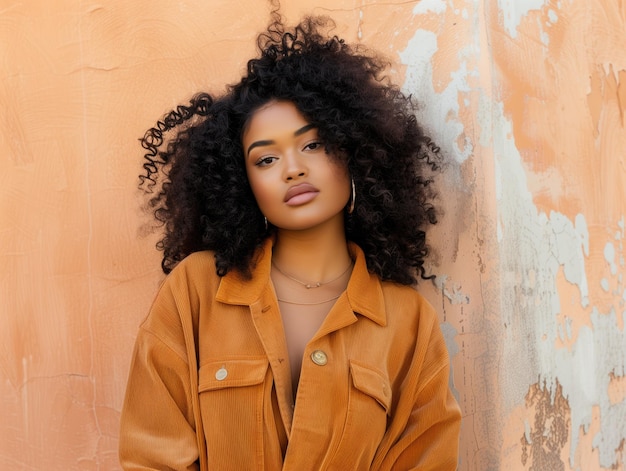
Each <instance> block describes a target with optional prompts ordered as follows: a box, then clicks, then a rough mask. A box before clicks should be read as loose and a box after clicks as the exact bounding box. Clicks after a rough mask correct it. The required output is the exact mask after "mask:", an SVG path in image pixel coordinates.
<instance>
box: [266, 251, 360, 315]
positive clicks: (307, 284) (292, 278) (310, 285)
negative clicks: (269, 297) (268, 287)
mask: <svg viewBox="0 0 626 471" xmlns="http://www.w3.org/2000/svg"><path fill="white" fill-rule="evenodd" d="M272 265H273V266H274V268H276V270H278V271H279V272H280V273H282V274H283V275H284V276H286V277H287V278H289V279H290V280H292V281H295V282H296V283H300V284H301V285H302V286H304V287H305V288H306V289H311V288H319V287H320V286H322V285H327V284H328V283H332V282H333V281H337V280H338V279H339V278H341V277H342V276H343V275H345V274H346V273H348V270H350V268H352V261H350V264H349V265H348V268H346V269H345V270H344V271H343V273H341V275H339V276H338V277H337V278H333V279H332V280H328V281H325V282H323V283H322V282H321V281H317V282H315V283H313V284H311V283H305V282H304V281H300V280H299V279H297V278H294V277H293V276H291V275H289V274H287V273H285V272H284V271H282V270H281V269H280V268H279V267H278V265H276V264H275V263H274V262H273V261H272ZM338 297H339V296H337V298H338ZM337 298H333V299H337ZM279 301H280V300H279ZM328 301H332V299H329V300H328ZM324 302H327V301H324ZM293 304H297V303H293ZM314 304H318V303H314ZM319 304H322V303H319Z"/></svg>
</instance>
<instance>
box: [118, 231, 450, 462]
mask: <svg viewBox="0 0 626 471" xmlns="http://www.w3.org/2000/svg"><path fill="white" fill-rule="evenodd" d="M349 248H350V252H351V255H352V257H353V259H354V261H355V265H354V269H353V272H352V275H351V278H350V281H349V283H348V287H347V289H346V291H345V292H344V293H343V294H342V295H341V296H340V297H339V299H338V300H337V301H336V303H335V305H334V306H333V307H332V309H331V311H330V312H329V314H328V316H327V317H326V319H325V320H324V323H323V324H322V326H321V328H320V329H319V331H318V332H317V333H316V334H315V336H314V337H313V338H312V339H311V341H310V342H309V343H308V344H307V346H306V349H305V352H304V357H303V362H302V370H301V376H300V381H299V385H298V391H297V396H296V400H295V401H294V399H293V397H294V395H293V393H292V386H291V379H290V367H289V356H288V353H287V347H286V343H285V337H284V332H283V328H282V320H281V316H280V312H279V308H278V302H277V300H276V296H275V294H274V290H273V287H272V284H271V281H270V267H271V251H272V242H271V240H268V241H267V242H266V244H265V245H264V247H263V248H262V249H259V253H258V257H257V258H256V262H257V263H256V265H255V268H254V269H253V271H252V278H251V279H250V280H247V279H245V278H243V277H242V276H241V275H240V274H239V273H237V272H234V271H231V272H229V273H228V274H227V275H226V276H224V277H222V278H220V277H218V276H217V275H216V273H215V264H214V257H213V254H212V253H211V252H198V253H194V254H192V255H189V256H188V257H187V258H185V259H184V260H183V261H182V262H181V263H180V264H179V265H178V266H177V267H176V268H175V269H174V270H173V271H172V272H171V273H170V274H169V275H168V276H167V277H166V279H165V281H164V283H163V285H162V286H161V288H160V290H159V293H158V295H157V297H156V299H155V301H154V304H153V306H152V308H151V311H150V313H149V315H148V317H147V319H146V320H145V321H144V322H143V324H142V325H141V327H140V329H139V333H138V336H137V341H136V344H135V350H134V356H133V361H132V365H131V370H130V376H129V381H128V386H127V390H126V399H125V403H124V408H123V411H122V417H121V431H120V459H121V464H122V466H123V468H124V469H126V470H145V469H168V470H169V469H172V470H203V471H207V470H210V471H214V470H215V471H217V470H219V471H225V470H233V471H235V470H236V471H243V470H255V471H257V470H268V471H269V470H286V471H308V470H310V471H319V470H338V471H358V470H402V471H405V470H411V469H415V470H418V469H419V470H454V469H456V462H457V448H458V435H459V426H460V412H459V408H458V405H457V404H456V402H455V400H454V398H453V396H452V395H451V393H450V391H449V388H448V376H449V361H448V354H447V351H446V346H445V343H444V340H443V337H442V335H441V332H440V329H439V325H438V321H437V316H436V314H435V312H434V310H433V309H432V307H431V306H430V305H429V304H428V303H427V302H426V301H425V300H424V299H423V298H422V297H421V296H420V295H419V294H418V293H417V292H416V291H415V290H414V289H413V288H411V287H408V286H402V285H399V284H396V283H392V282H381V281H380V279H379V278H378V277H377V276H375V275H372V274H370V273H369V272H368V271H367V267H366V264H365V257H364V255H363V252H362V251H361V249H360V248H359V247H358V246H356V245H354V244H350V247H349Z"/></svg>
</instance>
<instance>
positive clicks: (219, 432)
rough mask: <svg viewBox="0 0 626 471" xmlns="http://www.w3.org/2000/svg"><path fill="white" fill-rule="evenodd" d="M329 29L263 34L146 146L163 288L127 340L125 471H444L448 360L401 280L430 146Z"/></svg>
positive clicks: (451, 443) (414, 261)
mask: <svg viewBox="0 0 626 471" xmlns="http://www.w3.org/2000/svg"><path fill="white" fill-rule="evenodd" d="M326 26H328V24H327V21H326V20H323V19H319V18H309V19H307V20H305V21H303V22H302V23H301V24H300V25H298V26H297V27H295V28H294V29H293V30H290V31H285V30H284V29H283V26H282V25H281V24H280V22H279V21H277V22H275V23H274V24H273V25H272V26H271V27H270V28H269V29H268V31H267V32H266V33H264V34H262V35H261V36H260V37H259V46H260V49H261V55H260V57H259V58H256V59H252V60H250V61H249V62H248V68H247V74H246V75H245V76H244V77H243V78H242V79H241V81H240V82H239V83H237V84H236V85H234V86H232V87H230V89H229V90H228V92H227V93H226V94H224V95H223V96H220V97H217V98H214V97H211V96H210V95H208V94H201V95H198V96H197V97H196V98H194V99H193V100H192V102H191V105H190V106H181V107H179V108H178V109H177V110H176V111H174V112H172V113H170V114H169V115H168V116H166V118H165V119H164V120H163V121H160V122H159V123H158V124H157V126H156V127H155V128H152V129H151V130H149V131H148V133H147V134H146V136H145V137H144V139H143V144H144V147H145V148H146V149H148V154H147V155H146V162H145V163H144V169H145V174H144V175H142V178H143V185H144V187H145V188H146V190H148V192H149V193H150V194H151V197H150V200H149V201H150V205H151V208H152V209H153V211H154V214H155V217H156V219H157V220H158V221H161V222H163V223H164V226H165V235H164V237H163V239H162V241H161V242H160V244H159V245H160V248H161V249H163V251H164V257H163V263H162V266H163V269H164V271H165V273H168V276H167V277H166V279H165V281H164V283H163V285H162V287H161V288H160V290H159V293H158V295H157V297H156V299H155V301H154V304H153V306H152V309H151V311H150V313H149V315H148V317H147V319H146V320H145V321H144V322H143V324H142V325H141V328H140V330H139V334H138V338H137V342H136V346H135V352H134V358H133V362H132V366H131V371H130V377H129V381H128V387H127V392H126V400H125V404H124V408H123V411H122V418H121V435H120V457H121V463H122V466H123V467H124V469H127V470H139V469H175V470H191V469H200V470H237V471H242V470H281V469H283V470H294V471H304V470H315V471H318V470H342V471H346V470H349V471H352V470H409V469H420V470H454V469H456V462H457V447H458V433H459V425H460V412H459V409H458V406H457V404H456V402H455V400H454V399H453V397H452V395H451V393H450V391H449V388H448V377H449V361H448V355H447V352H446V346H445V343H444V340H443V337H442V335H441V332H440V330H439V327H438V321H437V316H436V314H435V312H434V310H433V309H432V307H431V306H430V305H429V304H428V303H427V302H426V301H425V300H424V299H423V298H422V297H421V296H420V295H419V294H418V293H417V292H416V291H415V290H414V289H413V288H412V286H411V285H413V284H414V283H415V282H416V281H417V277H418V276H421V277H422V278H427V276H426V274H425V269H424V266H423V264H424V259H425V257H426V256H427V253H428V250H427V245H426V239H425V231H426V228H427V226H428V225H430V224H434V223H435V210H434V207H433V205H432V200H433V197H434V189H433V188H432V185H431V178H430V175H431V173H432V171H433V170H436V167H437V161H438V158H439V157H438V155H437V148H436V147H435V146H434V145H433V144H432V143H431V142H430V140H429V139H428V138H427V137H426V136H424V134H423V133H422V131H421V129H420V127H419V125H418V123H417V122H416V119H415V117H414V114H413V112H412V111H413V107H412V103H411V100H410V99H409V98H408V97H406V96H404V95H403V94H402V93H401V92H400V91H399V90H398V89H397V88H396V87H394V86H393V85H391V84H389V83H388V81H387V79H386V78H385V77H384V76H383V72H384V68H385V64H384V63H383V62H382V61H380V60H379V59H378V58H376V57H375V56H373V55H371V54H369V53H366V52H364V51H362V50H361V49H359V48H353V47H350V46H348V45H346V44H345V43H344V42H343V41H342V40H340V39H338V38H336V37H330V38H328V37H325V36H324V35H323V33H322V32H323V31H325V30H326V29H325V27H326ZM173 128H175V129H176V131H177V132H176V134H175V136H174V137H173V138H172V139H171V141H170V142H169V144H168V145H167V146H166V148H165V150H163V149H161V147H162V144H163V141H164V137H163V135H164V133H165V132H166V131H169V130H171V129H173Z"/></svg>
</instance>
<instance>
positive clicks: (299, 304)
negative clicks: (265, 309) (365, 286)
mask: <svg viewBox="0 0 626 471" xmlns="http://www.w3.org/2000/svg"><path fill="white" fill-rule="evenodd" d="M315 288H317V286H315ZM339 296H341V294H338V295H337V296H335V297H333V298H330V299H325V300H324V301H317V302H314V303H297V302H295V301H287V300H285V299H280V298H276V299H278V301H280V302H281V303H287V304H296V305H298V306H316V305H318V304H324V303H329V302H330V301H334V300H335V299H338V298H339Z"/></svg>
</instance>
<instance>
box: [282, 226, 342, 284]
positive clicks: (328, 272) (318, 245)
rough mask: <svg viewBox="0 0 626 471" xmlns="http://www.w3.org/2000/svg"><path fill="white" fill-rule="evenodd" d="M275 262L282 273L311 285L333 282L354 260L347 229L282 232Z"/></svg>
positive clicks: (339, 227) (327, 228)
mask: <svg viewBox="0 0 626 471" xmlns="http://www.w3.org/2000/svg"><path fill="white" fill-rule="evenodd" d="M272 261H273V262H274V264H275V265H277V266H278V267H279V268H280V269H281V270H282V271H284V272H285V273H288V274H290V275H292V276H294V277H296V278H298V279H299V280H302V281H307V282H309V281H310V282H316V281H321V282H325V281H327V280H330V279H333V278H335V277H337V276H339V275H340V274H341V273H343V272H345V270H346V268H347V267H348V266H349V265H350V263H351V259H350V254H349V252H348V244H347V241H346V236H345V232H344V226H343V218H342V220H341V224H329V225H325V224H323V225H320V226H316V227H314V228H311V229H307V230H306V231H286V230H279V231H278V233H277V236H276V242H275V244H274V250H273V253H272Z"/></svg>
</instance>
